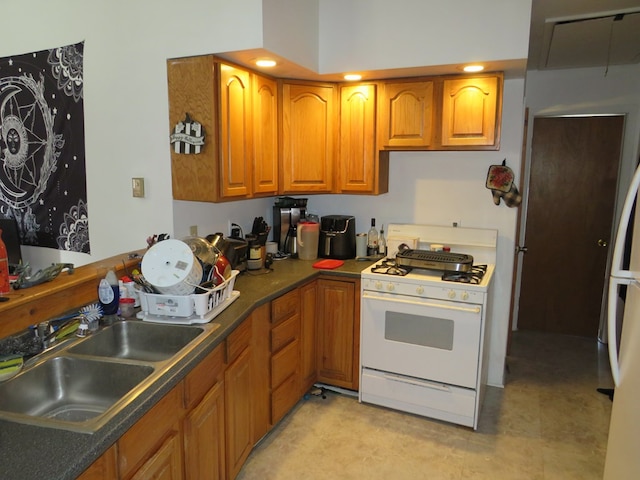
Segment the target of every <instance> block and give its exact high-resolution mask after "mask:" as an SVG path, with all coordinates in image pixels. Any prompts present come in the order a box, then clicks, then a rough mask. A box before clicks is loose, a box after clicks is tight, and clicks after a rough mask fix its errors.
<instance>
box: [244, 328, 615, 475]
mask: <svg viewBox="0 0 640 480" xmlns="http://www.w3.org/2000/svg"><path fill="white" fill-rule="evenodd" d="M507 364H508V373H507V375H506V386H505V388H504V389H500V388H489V389H488V393H487V396H486V399H485V403H484V407H483V409H482V413H481V416H480V422H479V428H478V430H477V431H475V432H474V431H473V430H471V429H469V428H466V427H460V426H456V425H452V424H447V423H444V422H439V421H436V420H430V419H426V418H423V417H419V416H414V415H410V414H405V413H399V412H395V411H392V410H388V409H385V408H381V407H376V406H372V405H366V404H359V403H358V401H357V399H356V398H354V397H351V396H348V395H343V394H339V393H333V392H329V393H328V394H327V398H326V399H322V398H320V397H315V396H312V397H311V398H309V399H307V400H301V401H300V402H299V403H298V405H297V406H296V407H295V408H294V410H293V411H292V412H291V413H290V414H289V415H287V416H286V417H285V418H284V419H283V420H282V422H280V424H279V425H278V426H277V427H276V428H275V429H274V430H273V431H272V432H271V433H270V434H269V435H268V436H267V437H265V438H264V439H263V440H262V442H261V443H260V444H259V445H258V446H257V447H256V448H255V449H254V451H253V452H252V454H251V456H250V457H249V459H248V460H247V462H246V464H245V466H244V468H243V469H242V471H241V472H240V474H239V475H238V477H237V478H238V479H239V480H252V479H261V480H289V479H296V480H299V479H300V480H303V479H308V480H315V479H318V480H319V479H371V480H375V479H385V480H395V479H400V480H402V479H411V480H414V479H415V480H417V479H430V480H432V479H433V480H439V479H447V480H448V479H491V480H496V479H498V480H499V479H509V480H511V479H523V480H524V479H526V480H532V479H545V480H556V479H557V480H568V479H580V480H588V479H601V478H602V472H603V468H604V456H605V451H606V442H607V431H608V425H609V416H610V413H611V401H610V400H609V398H608V397H607V396H606V395H602V394H600V393H597V392H596V388H598V387H610V386H611V378H610V375H609V374H608V365H607V364H606V348H602V347H598V344H597V342H596V341H595V340H593V339H586V338H580V337H568V336H560V335H549V334H541V333H534V332H516V333H515V334H514V339H513V346H512V354H511V355H510V356H509V358H508V361H507Z"/></svg>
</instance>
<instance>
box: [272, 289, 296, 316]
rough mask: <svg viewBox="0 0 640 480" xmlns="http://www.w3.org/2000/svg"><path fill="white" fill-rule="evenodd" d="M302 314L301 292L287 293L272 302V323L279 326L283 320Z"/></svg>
mask: <svg viewBox="0 0 640 480" xmlns="http://www.w3.org/2000/svg"><path fill="white" fill-rule="evenodd" d="M299 313H300V290H299V289H297V288H296V289H295V290H292V291H290V292H289V293H285V294H284V295H282V296H281V297H278V298H276V299H275V300H274V301H273V302H271V322H272V323H273V324H274V325H277V324H278V323H279V322H281V321H282V320H285V319H286V318H289V317H290V316H292V315H295V314H299Z"/></svg>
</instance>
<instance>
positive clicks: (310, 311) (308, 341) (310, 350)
mask: <svg viewBox="0 0 640 480" xmlns="http://www.w3.org/2000/svg"><path fill="white" fill-rule="evenodd" d="M316 283H317V282H315V281H314V282H312V283H308V284H307V285H304V286H302V287H300V298H301V302H300V388H301V391H300V394H301V395H304V394H305V393H306V392H307V391H308V390H309V389H310V388H311V387H312V385H313V384H314V383H315V382H316V379H317V368H316V366H317V358H316V357H317V349H316V335H317V333H316V328H317V325H316V308H317V297H318V294H317V290H316Z"/></svg>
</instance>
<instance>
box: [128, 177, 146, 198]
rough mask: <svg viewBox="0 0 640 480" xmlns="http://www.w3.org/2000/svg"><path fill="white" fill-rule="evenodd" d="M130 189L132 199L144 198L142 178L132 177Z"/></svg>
mask: <svg viewBox="0 0 640 480" xmlns="http://www.w3.org/2000/svg"><path fill="white" fill-rule="evenodd" d="M131 188H132V190H133V196H134V197H140V198H142V197H144V178H142V177H134V178H132V179H131Z"/></svg>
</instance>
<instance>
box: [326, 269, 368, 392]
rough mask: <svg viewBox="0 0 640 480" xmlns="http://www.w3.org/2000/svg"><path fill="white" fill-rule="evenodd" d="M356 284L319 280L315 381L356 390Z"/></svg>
mask: <svg viewBox="0 0 640 480" xmlns="http://www.w3.org/2000/svg"><path fill="white" fill-rule="evenodd" d="M355 301H356V284H355V282H354V281H342V280H328V279H319V280H318V345H317V346H318V380H319V381H320V382H324V383H328V384H331V385H335V386H338V387H343V388H349V389H354V390H357V388H358V359H357V352H356V349H354V345H357V342H358V332H356V325H357V323H356V318H355V315H356V312H357V310H356V306H355Z"/></svg>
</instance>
